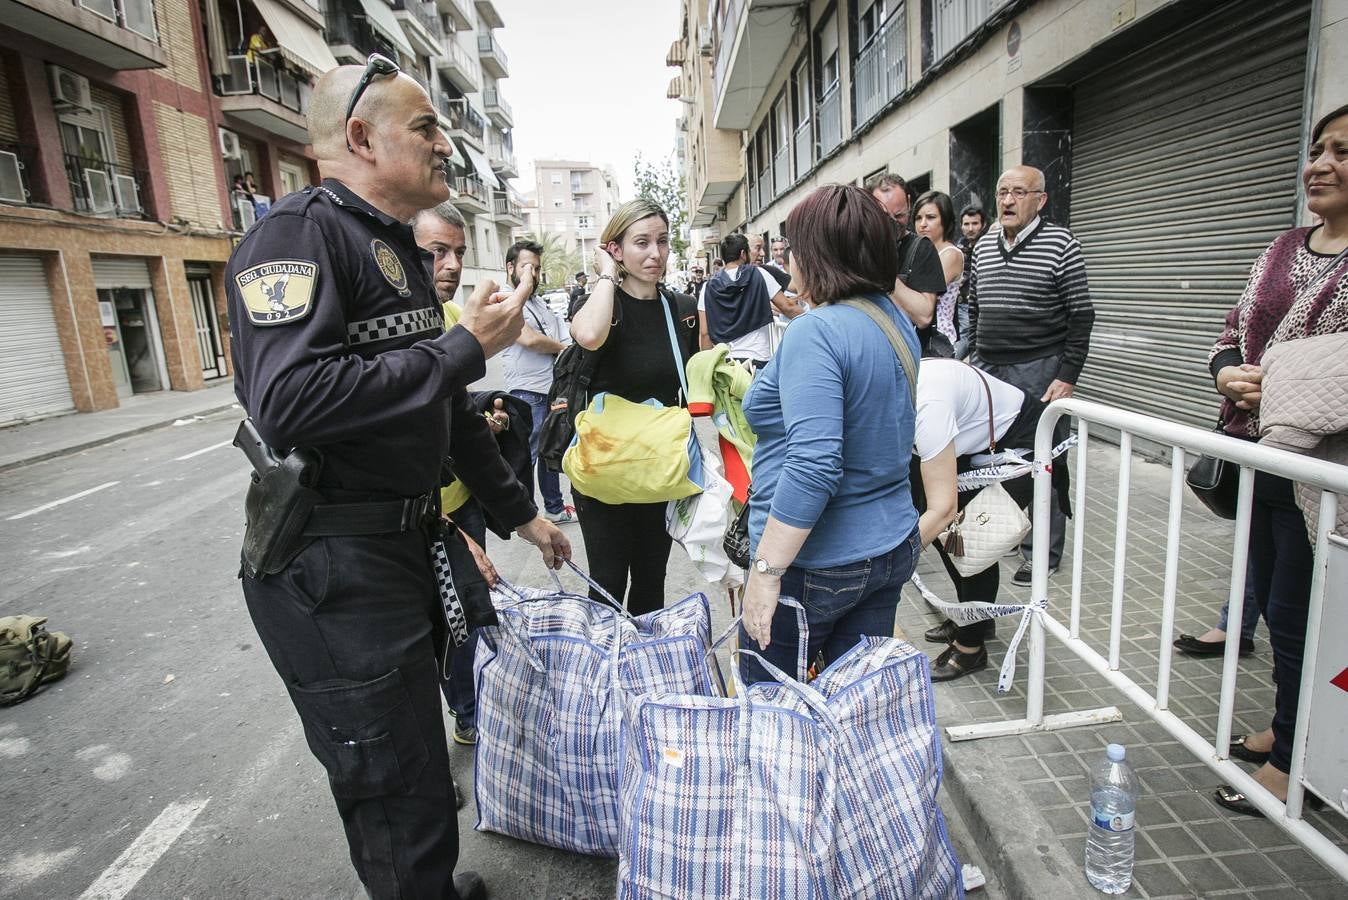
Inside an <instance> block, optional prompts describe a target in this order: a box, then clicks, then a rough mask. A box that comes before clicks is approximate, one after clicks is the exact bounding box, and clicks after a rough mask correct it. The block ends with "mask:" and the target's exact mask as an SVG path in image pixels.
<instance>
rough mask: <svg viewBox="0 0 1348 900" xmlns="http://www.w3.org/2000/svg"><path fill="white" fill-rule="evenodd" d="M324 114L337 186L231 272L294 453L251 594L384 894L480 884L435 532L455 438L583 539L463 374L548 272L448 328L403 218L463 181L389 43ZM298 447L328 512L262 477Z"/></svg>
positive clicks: (244, 357) (467, 475)
mask: <svg viewBox="0 0 1348 900" xmlns="http://www.w3.org/2000/svg"><path fill="white" fill-rule="evenodd" d="M308 125H309V136H310V139H311V141H312V144H313V149H314V153H315V155H316V156H317V157H318V166H319V171H320V173H321V174H322V176H323V181H322V184H321V185H320V186H319V187H317V188H311V189H308V190H305V191H300V192H296V193H294V194H291V195H289V196H288V197H286V198H284V199H283V200H281V201H280V202H278V203H277V204H276V206H274V207H273V208H272V212H271V214H270V215H268V216H267V217H266V218H265V219H262V220H260V221H259V222H258V224H257V225H256V226H255V227H254V228H253V229H252V230H250V231H249V232H248V234H247V235H246V236H245V237H244V238H243V239H242V240H241V241H240V242H239V246H238V248H237V249H236V250H235V251H234V254H233V255H232V256H231V258H230V261H229V264H228V266H227V268H226V272H225V284H226V292H227V294H228V298H229V311H230V331H231V336H232V338H233V348H232V350H233V356H234V368H235V393H236V394H237V395H238V398H239V403H240V404H241V405H242V406H243V408H244V409H245V410H246V411H247V412H248V415H249V416H250V417H251V418H252V420H253V422H254V423H255V426H256V428H257V431H258V432H259V433H260V435H261V437H262V439H263V440H264V441H265V442H266V444H267V445H269V446H270V447H271V448H272V451H273V453H274V454H275V455H276V456H278V457H284V458H285V463H283V464H282V466H281V467H279V469H269V470H268V471H267V475H266V477H265V478H264V479H263V482H265V484H263V485H261V486H259V485H254V486H253V487H250V489H249V498H248V502H247V504H246V506H247V509H248V513H249V520H250V521H249V528H250V531H249V536H248V537H246V538H245V550H246V551H248V550H250V549H251V548H252V547H254V546H255V543H254V539H256V540H257V541H263V542H264V543H265V544H266V546H267V547H268V548H269V552H268V553H267V554H266V555H263V556H262V557H261V563H260V564H259V565H257V566H254V565H253V563H252V562H251V561H250V560H251V559H253V558H255V557H257V556H258V554H256V553H252V554H251V555H246V556H245V565H244V566H243V571H242V572H241V573H240V574H241V577H242V580H243V593H244V598H245V600H246V601H247V604H248V611H249V614H250V616H251V617H252V619H253V624H254V626H255V627H256V628H257V632H258V635H259V637H260V638H261V639H262V643H263V645H264V646H265V647H266V649H267V654H268V656H269V657H270V658H271V661H272V664H273V665H274V666H275V667H276V670H277V672H278V673H279V674H280V676H281V679H282V681H283V682H284V683H285V686H286V689H287V691H288V692H289V694H290V698H291V701H292V702H293V703H294V705H295V707H296V709H297V710H298V712H299V714H300V718H301V720H302V722H303V724H304V730H305V735H306V737H307V739H308V742H309V747H310V749H311V750H312V752H313V754H314V755H315V756H316V757H317V758H318V759H319V761H320V762H321V763H322V764H323V766H324V768H325V769H326V770H327V774H328V782H329V786H330V788H331V790H332V794H333V797H334V798H335V800H336V802H337V809H338V812H339V813H340V814H341V817H342V821H343V824H344V825H345V828H346V834H347V842H348V844H349V846H350V851H351V860H352V863H353V864H354V865H355V868H356V872H357V874H358V875H359V877H360V880H361V881H362V882H363V883H364V885H365V889H366V891H367V892H368V894H369V895H370V896H371V897H374V898H395V897H445V898H451V900H453V898H463V900H475V898H480V897H484V896H485V894H486V889H485V887H484V886H483V884H482V880H481V878H479V877H478V876H477V875H476V874H474V873H470V872H464V873H461V874H460V875H458V876H457V877H456V876H455V875H454V866H455V863H456V861H457V858H458V823H457V817H456V813H455V803H454V791H453V788H452V786H451V780H450V772H449V754H448V749H447V741H446V737H445V725H444V717H443V714H442V711H441V710H442V707H441V701H440V688H439V681H440V679H439V671H440V665H439V658H440V657H439V653H440V651H441V650H443V647H444V643H445V640H446V637H445V633H446V631H447V623H446V619H445V613H444V611H443V609H442V607H441V599H440V594H439V588H438V585H437V580H436V575H435V570H434V568H433V566H432V560H431V555H430V546H431V545H430V538H429V533H430V530H431V529H432V528H433V527H434V523H435V520H436V518H437V517H438V513H439V493H438V491H437V486H438V485H439V484H440V483H441V467H442V464H443V463H444V461H445V460H446V459H447V458H449V457H452V460H453V472H454V474H455V475H456V476H457V477H458V478H459V479H461V480H462V481H463V482H464V484H465V485H467V486H468V487H469V489H470V490H471V491H472V493H473V495H474V496H475V497H477V498H478V499H479V500H480V501H482V503H483V504H484V506H486V507H487V508H488V509H489V510H491V511H492V513H493V514H494V515H495V516H496V517H497V518H498V519H500V520H501V521H502V522H503V523H504V524H506V525H507V526H509V527H512V528H514V529H515V530H516V532H517V533H518V534H519V535H520V536H521V537H523V538H524V539H525V540H526V541H528V542H529V543H532V544H535V545H537V546H538V547H539V548H540V550H541V551H542V554H543V558H544V561H545V563H546V564H547V565H549V566H554V565H560V564H561V559H562V558H563V557H568V556H570V552H571V548H570V544H569V542H568V541H567V539H566V538H565V537H564V536H563V535H562V534H561V532H560V531H558V530H557V527H556V526H555V525H553V524H552V523H550V522H548V521H547V520H545V519H543V518H541V517H540V516H539V515H538V512H537V510H536V509H535V507H534V505H533V502H532V500H531V498H530V496H529V492H528V491H526V490H525V489H524V487H523V486H521V485H520V483H519V481H518V480H517V479H516V478H515V477H514V475H513V474H512V472H511V470H510V468H509V467H508V466H507V464H506V463H505V461H504V460H503V459H502V458H501V455H500V451H499V449H498V448H497V443H496V440H495V438H494V437H493V436H492V434H491V432H490V430H489V429H488V426H487V423H486V421H485V420H484V419H483V417H482V416H480V415H478V414H477V413H476V411H475V410H474V408H473V406H472V403H471V401H470V399H469V397H468V393H467V391H466V387H467V385H468V384H469V383H470V382H472V381H475V380H477V379H478V378H481V377H482V376H483V374H485V372H486V360H487V358H489V357H491V356H494V355H495V354H497V353H499V352H501V351H502V350H504V349H505V348H506V347H508V346H510V345H511V344H512V343H513V342H514V341H515V339H516V338H517V337H518V336H519V334H520V330H521V329H522V328H523V325H524V320H523V317H522V315H521V309H522V308H523V305H524V301H525V299H527V298H528V296H529V295H530V294H531V293H532V291H533V284H534V275H533V273H532V272H530V273H527V277H525V278H524V279H523V280H522V281H521V285H520V287H519V289H517V290H516V291H515V292H514V293H513V294H511V295H505V294H501V293H496V287H497V286H496V285H495V284H494V283H491V282H486V283H484V284H482V285H480V286H479V287H478V289H477V290H476V291H475V292H474V294H473V296H472V297H471V298H470V299H469V300H468V302H467V303H466V304H465V305H464V308H463V314H462V316H461V317H460V319H459V324H458V325H456V326H455V327H454V328H452V329H450V330H448V331H445V330H444V329H443V327H442V316H441V311H440V307H439V304H438V303H437V302H436V295H435V289H434V286H433V284H432V283H431V280H430V278H429V276H428V275H427V273H426V270H425V268H424V266H423V263H422V256H421V253H420V251H419V250H418V248H417V245H416V243H415V241H414V239H413V234H412V229H411V228H410V227H409V226H408V224H407V223H408V222H410V221H411V220H412V218H413V216H414V215H415V214H416V213H417V212H418V211H420V210H423V209H427V208H429V207H433V206H435V205H436V204H438V203H441V202H443V201H445V200H447V199H449V188H448V186H447V185H446V183H445V162H446V160H447V159H448V157H449V156H450V153H451V150H450V146H449V141H448V139H447V138H446V137H445V135H444V134H443V133H442V132H441V131H440V128H439V125H438V124H437V119H436V113H435V109H434V107H432V106H431V101H430V98H429V97H428V96H427V94H426V91H425V90H424V89H423V88H422V87H421V86H420V85H418V84H417V83H416V81H414V80H413V79H412V78H410V77H408V76H407V75H403V74H400V73H399V72H398V67H397V66H396V65H395V64H393V63H392V62H390V61H389V60H387V59H384V58H383V57H380V56H372V57H371V58H370V61H369V63H368V65H366V66H365V67H363V68H362V67H360V66H342V67H340V68H337V69H333V70H332V71H330V72H328V73H327V74H325V75H324V76H323V77H322V78H320V79H319V80H318V83H317V85H315V87H314V92H313V96H312V99H311V103H310V109H309V121H308ZM301 451H303V452H301ZM299 460H307V461H309V462H308V463H307V469H306V471H305V477H304V479H303V483H302V485H300V484H296V485H295V490H293V491H291V496H293V495H294V493H295V491H297V490H308V491H310V492H313V493H316V495H317V496H316V497H314V496H313V494H308V495H303V496H305V497H307V498H308V499H311V500H313V501H314V502H316V503H317V506H315V507H313V510H312V512H304V511H303V510H304V509H305V508H304V507H295V506H285V507H281V506H280V504H281V503H282V502H283V500H284V499H285V497H284V495H281V496H279V497H278V496H277V494H276V493H274V492H271V493H269V492H267V490H266V488H267V487H268V486H269V485H275V484H276V483H277V481H278V479H281V478H283V477H287V473H289V472H290V471H292V470H293V468H294V467H293V466H289V465H287V464H289V463H292V462H297V461H299ZM314 460H317V462H314ZM278 509H280V511H281V512H286V513H288V514H289V515H288V517H287V519H286V521H287V524H288V525H290V526H293V527H289V528H287V529H285V530H283V531H281V530H278V531H277V532H276V534H275V539H274V540H273V539H272V537H273V536H272V534H271V533H268V532H264V531H263V530H262V528H261V526H260V523H266V522H268V521H270V520H271V519H273V518H276V513H277V510H278ZM292 519H294V520H295V521H292ZM277 559H279V560H280V561H279V562H277V561H276V560H277Z"/></svg>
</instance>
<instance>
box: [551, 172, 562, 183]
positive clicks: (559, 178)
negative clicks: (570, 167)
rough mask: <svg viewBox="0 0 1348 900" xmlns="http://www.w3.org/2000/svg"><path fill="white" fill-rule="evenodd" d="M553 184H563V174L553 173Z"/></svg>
mask: <svg viewBox="0 0 1348 900" xmlns="http://www.w3.org/2000/svg"><path fill="white" fill-rule="evenodd" d="M552 183H553V184H561V183H562V173H561V172H553V173H552Z"/></svg>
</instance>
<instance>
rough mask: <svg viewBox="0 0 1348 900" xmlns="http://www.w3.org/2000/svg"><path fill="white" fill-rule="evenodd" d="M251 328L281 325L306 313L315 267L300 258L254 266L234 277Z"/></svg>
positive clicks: (316, 268) (316, 280)
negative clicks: (253, 326)
mask: <svg viewBox="0 0 1348 900" xmlns="http://www.w3.org/2000/svg"><path fill="white" fill-rule="evenodd" d="M234 282H235V284H237V285H238V287H239V295H240V296H241V297H243V305H244V306H245V307H246V308H247V310H248V318H249V320H250V321H251V322H252V323H253V324H254V325H284V324H285V323H286V322H294V321H296V320H298V319H302V318H304V317H305V316H306V315H308V314H309V309H310V308H311V307H312V305H313V299H314V287H315V285H316V284H317V283H318V264H317V263H311V262H305V261H304V260H299V259H277V260H272V261H271V262H267V263H263V264H262V265H259V266H253V267H252V268H251V269H247V270H245V271H243V272H240V273H239V274H238V275H236V276H234Z"/></svg>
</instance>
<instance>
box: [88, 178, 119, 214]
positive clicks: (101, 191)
mask: <svg viewBox="0 0 1348 900" xmlns="http://www.w3.org/2000/svg"><path fill="white" fill-rule="evenodd" d="M84 186H85V188H86V189H87V191H88V195H87V196H88V198H89V211H90V212H94V213H110V212H114V211H115V210H116V209H117V199H116V198H115V197H113V195H112V179H111V178H109V177H108V173H107V172H104V171H103V170H102V169H85V170H84Z"/></svg>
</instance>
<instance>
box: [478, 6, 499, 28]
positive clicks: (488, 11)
mask: <svg viewBox="0 0 1348 900" xmlns="http://www.w3.org/2000/svg"><path fill="white" fill-rule="evenodd" d="M476 5H477V17H478V18H479V19H481V20H482V27H483V28H504V27H505V20H503V19H502V18H501V14H500V13H499V12H497V10H496V4H495V3H492V2H491V0H477V4H476Z"/></svg>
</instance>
